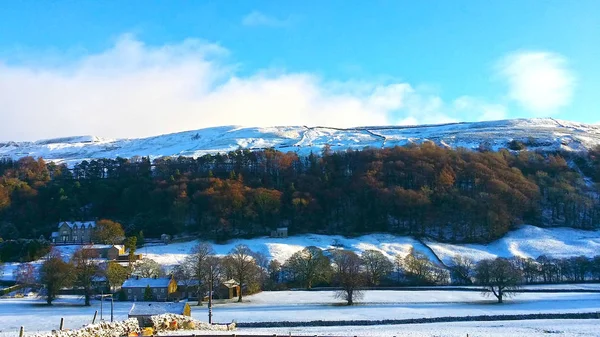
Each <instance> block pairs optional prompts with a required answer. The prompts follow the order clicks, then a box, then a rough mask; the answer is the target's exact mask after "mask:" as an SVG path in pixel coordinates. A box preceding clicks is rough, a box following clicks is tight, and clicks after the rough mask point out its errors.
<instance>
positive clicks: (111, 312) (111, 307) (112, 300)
mask: <svg viewBox="0 0 600 337" xmlns="http://www.w3.org/2000/svg"><path fill="white" fill-rule="evenodd" d="M113 307H114V299H113V295H112V294H111V295H110V321H111V322H112V321H113Z"/></svg>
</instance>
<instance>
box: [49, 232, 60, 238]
mask: <svg viewBox="0 0 600 337" xmlns="http://www.w3.org/2000/svg"><path fill="white" fill-rule="evenodd" d="M59 236H60V235H59V234H58V232H52V235H50V237H52V238H57V237H59Z"/></svg>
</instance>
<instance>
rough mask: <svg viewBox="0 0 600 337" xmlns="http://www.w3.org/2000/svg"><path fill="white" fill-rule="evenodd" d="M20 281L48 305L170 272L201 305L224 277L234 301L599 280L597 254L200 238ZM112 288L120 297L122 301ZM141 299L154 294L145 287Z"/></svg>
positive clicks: (490, 290)
mask: <svg viewBox="0 0 600 337" xmlns="http://www.w3.org/2000/svg"><path fill="white" fill-rule="evenodd" d="M134 238H135V237H133V238H129V239H128V240H127V241H128V242H127V245H128V249H129V252H130V254H134V252H135V239H134ZM15 274H16V275H15V276H16V280H17V283H18V284H21V285H22V286H33V285H41V286H42V287H43V291H44V296H45V298H46V300H47V302H48V304H51V303H52V301H54V299H56V297H57V296H58V295H59V293H60V291H61V289H64V288H70V287H76V288H78V289H79V291H80V292H81V293H82V294H83V295H84V300H85V305H90V299H91V297H92V295H94V294H95V293H97V292H98V291H99V290H98V288H97V287H96V286H95V284H94V280H95V279H97V278H98V277H104V278H105V279H106V280H107V281H108V285H109V289H106V291H107V292H114V291H115V290H116V289H118V288H119V287H120V286H121V285H122V284H123V282H124V281H125V280H126V279H127V278H129V277H132V276H139V277H142V278H153V277H173V278H175V280H176V281H177V282H178V285H179V287H181V288H183V289H185V291H186V292H184V293H182V296H183V297H185V298H187V297H188V296H190V295H191V294H189V293H187V291H189V289H193V290H194V291H195V294H194V295H195V296H196V297H197V299H198V301H199V304H200V302H201V301H202V300H203V298H204V297H205V294H207V293H208V291H209V288H210V287H209V285H211V284H212V287H213V289H217V288H218V287H219V285H220V284H222V283H223V282H224V281H226V280H231V279H233V280H235V281H236V282H238V284H240V286H241V290H240V292H239V293H238V301H239V302H242V301H243V296H245V295H248V294H254V293H257V292H260V291H262V290H284V289H290V288H300V289H306V290H310V289H313V288H315V287H332V288H333V289H336V296H337V297H338V298H340V299H343V300H344V301H346V303H347V304H348V305H352V304H353V303H354V302H355V301H357V300H359V299H360V298H361V297H362V295H363V294H364V291H366V290H368V289H372V288H377V287H390V286H407V285H408V286H410V285H412V286H422V285H450V284H452V285H477V286H481V287H483V289H484V290H483V293H484V294H485V295H493V296H494V297H495V298H496V299H497V300H498V302H500V303H501V302H502V301H503V299H504V298H505V297H507V296H513V295H515V293H516V291H517V290H518V289H519V287H520V286H522V285H524V284H539V283H543V284H547V283H581V282H600V256H596V257H593V258H587V257H584V256H579V257H570V258H549V257H547V256H540V257H538V258H537V259H531V258H521V257H514V258H510V259H506V258H495V259H484V260H481V261H478V262H474V261H472V260H469V259H468V258H465V257H461V256H456V257H454V258H453V259H452V263H451V264H450V265H449V266H445V265H441V264H439V263H434V262H433V261H431V260H430V259H429V258H428V257H427V256H426V255H425V254H423V253H421V252H418V251H415V250H414V249H412V248H411V249H410V250H409V251H408V252H407V254H398V255H396V256H393V257H389V256H386V255H384V254H383V253H382V252H380V251H378V250H366V251H364V252H362V253H361V254H360V255H359V254H357V253H355V252H353V251H351V250H347V249H345V248H344V247H335V248H332V249H327V250H322V249H320V248H318V247H315V246H309V247H306V248H303V249H302V250H299V251H297V252H295V253H293V254H292V255H291V256H290V257H289V258H288V259H287V260H285V261H282V262H280V261H278V260H276V259H271V260H269V259H268V256H267V255H266V254H265V253H262V252H256V251H252V250H251V249H250V248H249V247H248V246H246V245H242V244H240V245H237V246H235V247H234V248H233V249H232V250H231V251H230V252H229V253H228V254H227V255H225V256H218V255H217V254H215V251H214V249H213V247H212V245H211V244H209V243H206V242H201V243H199V244H198V245H197V246H195V247H194V248H193V250H192V251H191V252H190V254H189V255H188V256H187V257H186V258H185V260H184V261H181V263H180V264H178V265H176V266H175V267H174V268H173V269H172V270H170V271H169V274H167V273H166V271H165V269H164V268H163V266H161V265H160V264H159V263H157V262H156V261H153V260H151V259H148V258H144V259H142V260H140V261H132V260H131V261H130V263H129V264H128V265H127V266H123V265H121V264H119V263H117V262H114V261H110V262H108V263H107V262H100V260H99V259H98V256H97V255H95V253H94V251H93V250H90V249H86V247H85V246H82V247H80V249H78V250H77V251H76V252H75V253H74V254H73V255H72V256H71V257H70V259H69V261H66V260H65V259H64V257H63V256H61V255H60V254H59V252H58V251H57V250H56V249H52V250H51V252H50V253H49V254H48V255H47V256H46V257H44V259H43V263H42V265H41V267H40V269H39V272H37V273H36V270H35V268H34V267H33V265H32V264H29V263H23V264H21V265H19V267H18V268H17V270H16V272H15ZM124 295H125V294H124V293H123V292H122V291H121V292H117V293H116V294H115V296H117V298H118V299H121V300H126V296H124ZM144 300H153V294H152V292H151V291H149V290H147V291H146V294H145V295H144Z"/></svg>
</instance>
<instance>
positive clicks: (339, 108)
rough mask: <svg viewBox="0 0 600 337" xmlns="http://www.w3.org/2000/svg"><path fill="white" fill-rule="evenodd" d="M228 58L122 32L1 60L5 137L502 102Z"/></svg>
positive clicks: (442, 112)
mask: <svg viewBox="0 0 600 337" xmlns="http://www.w3.org/2000/svg"><path fill="white" fill-rule="evenodd" d="M228 57H229V53H228V51H227V50H226V49H225V48H223V47H221V46H219V45H216V44H211V43H207V42H203V41H199V40H195V39H189V40H185V41H183V42H180V43H175V44H169V45H162V46H148V45H145V44H144V43H143V42H141V41H139V40H137V39H135V38H133V37H132V36H130V35H124V36H122V37H121V38H120V39H119V40H118V41H117V43H116V44H115V45H114V46H113V47H111V48H109V49H107V50H105V51H102V52H99V53H96V54H89V55H85V56H83V57H80V58H79V59H77V60H72V61H70V62H62V63H61V64H60V65H40V64H39V63H34V65H31V64H29V63H26V64H20V65H14V64H13V65H8V64H6V63H2V61H1V60H0V121H1V122H0V141H4V140H16V141H19V140H36V139H43V138H54V137H64V136H73V135H88V134H89V135H96V136H100V137H110V138H133V137H146V136H153V135H158V134H165V133H171V132H178V131H185V130H194V129H200V128H205V127H211V126H220V125H243V126H273V125H326V126H335V127H351V126H359V125H389V124H423V123H427V124H433V123H447V122H455V121H457V120H478V119H482V118H484V119H485V118H492V117H496V116H497V115H496V114H498V115H499V114H501V113H502V111H503V110H502V107H500V106H495V105H488V104H486V103H485V102H483V101H482V100H477V99H467V98H461V101H459V103H460V102H462V103H460V104H459V103H455V102H453V103H450V104H447V103H444V101H443V100H442V99H441V98H440V97H439V96H437V95H436V94H435V92H434V93H431V92H423V90H422V89H416V88H415V87H414V86H412V85H411V84H409V83H404V82H401V81H389V80H388V81H385V82H377V81H372V82H365V81H363V82H359V81H346V82H339V81H325V80H323V79H322V78H320V77H318V76H315V75H313V74H310V73H298V72H288V71H284V70H272V69H263V70H259V71H257V72H255V73H254V74H251V75H249V76H244V77H241V76H239V75H238V74H237V73H236V64H234V63H232V62H230V61H228ZM461 104H462V105H461ZM498 111H500V112H498ZM482 116H483V117H482Z"/></svg>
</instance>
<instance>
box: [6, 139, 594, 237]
mask: <svg viewBox="0 0 600 337" xmlns="http://www.w3.org/2000/svg"><path fill="white" fill-rule="evenodd" d="M598 192H600V148H596V149H594V150H590V151H588V152H585V153H583V152H582V153H567V152H565V153H538V152H532V151H528V150H527V149H521V150H513V149H502V150H500V151H496V152H493V151H472V150H467V149H460V148H459V149H449V148H444V147H439V146H436V145H435V144H433V143H423V144H420V145H410V146H404V147H393V148H384V149H373V148H365V149H363V150H348V151H345V152H333V151H331V149H330V148H329V147H327V146H326V147H325V148H324V149H323V150H322V152H321V153H311V154H310V155H308V156H298V155H297V154H296V153H293V152H288V153H283V152H279V151H276V150H273V149H267V150H261V151H247V150H237V151H232V152H229V153H225V154H207V155H204V156H201V157H198V158H189V157H178V158H177V157H163V158H157V159H154V160H150V159H149V158H148V157H133V158H129V159H125V158H116V159H99V160H89V161H88V160H84V161H82V162H80V163H78V164H76V165H74V166H72V167H69V166H67V165H65V164H57V163H53V162H46V161H44V159H43V158H32V157H25V158H21V159H19V160H10V159H4V160H1V161H0V238H2V239H3V240H5V241H6V240H14V239H19V238H31V239H37V238H39V237H40V236H43V237H45V238H48V237H49V235H50V233H51V232H52V231H55V230H56V226H57V223H58V222H59V221H75V220H94V219H111V220H114V221H118V222H119V223H121V224H122V225H123V228H124V230H125V233H126V235H127V236H131V235H138V233H140V232H143V233H144V235H145V236H146V237H158V236H160V235H161V234H169V235H181V234H187V235H197V236H199V237H201V238H202V239H205V240H215V241H217V242H219V241H224V240H228V239H230V238H235V237H244V238H249V237H255V236H263V235H268V233H269V231H270V230H271V229H274V228H277V227H288V228H289V232H290V234H299V233H320V234H341V235H346V236H354V235H361V234H365V233H373V232H387V233H394V234H400V235H411V236H414V237H428V238H432V239H435V240H439V241H445V242H482V243H484V242H490V241H492V240H495V239H498V238H500V237H502V236H503V235H504V234H506V233H507V232H508V231H509V230H511V229H513V228H515V227H516V226H518V225H520V224H523V223H527V224H531V225H536V226H548V227H550V226H563V227H573V228H578V229H587V230H591V229H597V228H598V227H599V226H600V194H599V193H598Z"/></svg>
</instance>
